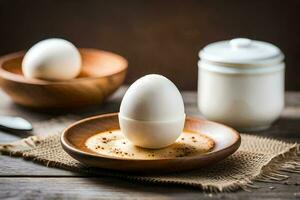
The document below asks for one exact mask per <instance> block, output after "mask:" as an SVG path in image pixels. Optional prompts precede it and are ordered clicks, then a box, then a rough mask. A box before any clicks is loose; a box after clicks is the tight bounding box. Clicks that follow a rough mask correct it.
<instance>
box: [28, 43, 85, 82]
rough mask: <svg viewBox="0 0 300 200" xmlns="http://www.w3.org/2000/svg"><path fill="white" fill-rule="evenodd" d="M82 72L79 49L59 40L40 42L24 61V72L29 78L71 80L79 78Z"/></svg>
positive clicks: (29, 51) (32, 48)
mask: <svg viewBox="0 0 300 200" xmlns="http://www.w3.org/2000/svg"><path fill="white" fill-rule="evenodd" d="M80 70H81V56H80V53H79V51H78V50H77V48H76V47H75V46H74V45H73V44H72V43H70V42H68V41H66V40H63V39H58V38H53V39H46V40H43V41H40V42H38V43H37V44H35V45H34V46H32V47H31V48H30V49H29V50H28V51H27V53H26V54H25V56H24V58H23V61H22V71H23V74H24V76H25V77H27V78H37V79H45V80H53V81H61V80H69V79H72V78H75V77H76V76H78V75H79V73H80Z"/></svg>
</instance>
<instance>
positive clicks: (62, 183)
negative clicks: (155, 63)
mask: <svg viewBox="0 0 300 200" xmlns="http://www.w3.org/2000/svg"><path fill="white" fill-rule="evenodd" d="M125 89H126V88H121V89H120V90H119V91H118V92H117V93H116V94H115V95H114V96H113V97H112V98H111V99H110V100H109V102H107V103H106V104H105V105H103V106H101V107H94V108H91V109H89V110H84V111H79V112H72V113H71V114H75V115H80V116H81V117H86V116H90V115H96V114H102V113H107V112H115V111H118V109H119V105H120V100H121V98H122V96H123V94H124V91H125ZM196 95H197V93H196V92H183V97H184V101H185V109H186V113H187V114H188V115H190V116H196V117H200V113H199V111H198V109H197V102H196V101H197V98H196ZM0 114H7V115H18V116H21V117H25V118H27V119H29V120H30V121H32V122H33V123H34V124H38V123H39V122H40V121H43V120H47V119H50V118H53V117H57V116H59V114H41V113H36V112H32V111H29V110H26V109H24V108H22V107H19V106H16V105H15V104H13V103H11V101H10V100H9V98H8V97H7V96H5V95H4V94H3V93H1V92H0ZM64 114H66V113H64ZM259 134H260V135H263V136H271V137H274V138H279V139H283V140H289V141H298V142H299V141H300V93H295V92H287V93H286V108H285V110H284V112H283V113H282V116H281V118H280V119H279V120H278V121H277V122H276V123H275V124H274V125H273V126H272V128H270V129H269V130H267V131H263V132H261V133H259ZM22 137H26V135H19V136H18V135H12V134H9V133H7V132H4V131H1V132H0V143H4V142H11V141H15V140H18V139H20V138H22ZM291 176H292V177H291V179H290V180H288V181H286V182H285V184H274V183H272V184H270V183H269V184H266V183H257V184H258V185H259V186H260V188H259V189H254V190H253V191H252V192H246V191H238V192H235V193H218V194H209V193H203V192H201V191H199V190H197V189H193V188H189V187H182V186H161V185H155V184H146V185H145V184H141V183H135V182H129V181H125V180H119V179H116V178H109V177H88V176H87V175H82V174H77V173H73V172H69V171H65V170H61V169H54V168H47V167H45V166H41V165H38V164H35V163H32V162H30V161H25V160H23V159H22V158H10V157H8V156H1V155H0V199H33V198H35V199H64V198H68V199H93V198H94V199H214V198H215V199H243V200H246V199H256V200H258V199H264V200H267V199H300V186H299V184H300V175H297V174H291Z"/></svg>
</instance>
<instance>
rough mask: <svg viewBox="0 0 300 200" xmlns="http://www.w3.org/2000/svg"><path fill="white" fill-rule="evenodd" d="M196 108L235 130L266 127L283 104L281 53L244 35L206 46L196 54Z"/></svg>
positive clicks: (269, 45) (277, 114)
mask: <svg viewBox="0 0 300 200" xmlns="http://www.w3.org/2000/svg"><path fill="white" fill-rule="evenodd" d="M199 56H200V61H199V62H198V67H199V74H198V107H199V109H200V111H201V112H202V114H203V115H204V117H206V118H207V119H209V120H213V121H217V122H221V123H224V124H227V125H230V126H233V127H235V128H237V129H239V130H261V129H265V128H268V127H269V126H270V125H271V123H272V122H274V121H275V120H276V119H277V118H278V117H279V115H280V113H281V111H282V109H283V107H284V68H285V64H284V62H283V59H284V55H283V53H282V52H281V51H280V49H279V48H277V47H276V46H274V45H273V44H270V43H267V42H262V41H255V40H250V39H246V38H237V39H233V40H230V41H220V42H216V43H212V44H209V45H207V46H206V47H205V48H204V49H202V50H201V51H200V53H199Z"/></svg>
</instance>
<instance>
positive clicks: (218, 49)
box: [199, 38, 284, 66]
mask: <svg viewBox="0 0 300 200" xmlns="http://www.w3.org/2000/svg"><path fill="white" fill-rule="evenodd" d="M199 57H200V58H201V59H203V60H206V61H210V62H217V63H224V64H233V65H237V66H238V65H240V66H247V65H250V66H251V65H270V64H275V63H279V62H281V61H282V60H283V59H284V55H283V53H282V52H281V51H280V49H279V48H278V47H276V46H275V45H273V44H271V43H268V42H262V41H257V40H250V39H247V38H236V39H232V40H226V41H220V42H215V43H212V44H209V45H207V46H206V47H204V49H202V50H201V51H200V52H199Z"/></svg>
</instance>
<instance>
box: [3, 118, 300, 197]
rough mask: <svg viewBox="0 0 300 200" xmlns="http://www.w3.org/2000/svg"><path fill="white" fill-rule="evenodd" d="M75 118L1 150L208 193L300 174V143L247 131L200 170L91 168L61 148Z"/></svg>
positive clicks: (38, 129)
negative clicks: (227, 153)
mask: <svg viewBox="0 0 300 200" xmlns="http://www.w3.org/2000/svg"><path fill="white" fill-rule="evenodd" d="M72 121H73V120H72V119H69V118H67V119H58V120H52V121H50V122H44V123H41V124H40V125H39V126H38V127H36V132H43V133H45V132H47V134H48V133H52V134H51V135H50V136H41V135H39V136H32V137H29V138H26V139H23V140H20V141H17V142H14V143H11V144H3V145H0V152H2V153H3V154H8V155H14V156H22V157H24V158H26V159H31V160H33V161H36V162H39V163H41V164H43V165H46V166H47V167H57V168H63V169H67V170H71V171H76V172H82V173H90V174H94V175H104V176H114V177H119V178H124V179H128V180H135V181H140V182H155V183H157V184H158V183H160V184H181V185H189V186H193V187H198V188H200V189H203V190H204V191H209V192H221V191H223V192H226V191H235V190H237V189H244V190H247V189H249V188H252V187H255V184H253V181H265V182H280V181H282V180H285V179H287V178H289V177H288V175H287V174H286V172H295V173H300V157H299V155H300V146H299V144H292V143H286V142H282V141H278V140H274V139H268V138H263V137H258V136H253V135H247V134H241V137H242V143H241V147H240V148H239V150H238V151H237V152H236V153H234V154H233V155H232V156H230V157H228V158H226V159H225V160H223V161H221V162H219V163H217V164H215V165H213V166H210V167H206V168H201V169H199V170H194V171H189V172H181V173H173V174H166V175H147V176H145V175H133V174H126V173H120V172H115V171H109V170H103V169H95V168H88V167H85V166H83V165H82V164H80V163H79V162H78V161H76V160H74V159H73V158H72V157H70V156H69V155H68V154H67V153H65V151H64V150H63V149H62V147H61V144H60V137H59V136H60V134H59V132H60V131H61V129H62V128H63V127H65V126H66V125H67V124H69V123H70V122H72Z"/></svg>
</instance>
